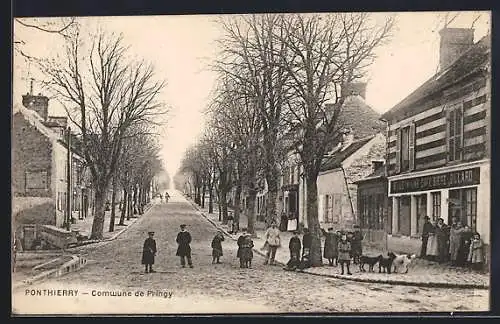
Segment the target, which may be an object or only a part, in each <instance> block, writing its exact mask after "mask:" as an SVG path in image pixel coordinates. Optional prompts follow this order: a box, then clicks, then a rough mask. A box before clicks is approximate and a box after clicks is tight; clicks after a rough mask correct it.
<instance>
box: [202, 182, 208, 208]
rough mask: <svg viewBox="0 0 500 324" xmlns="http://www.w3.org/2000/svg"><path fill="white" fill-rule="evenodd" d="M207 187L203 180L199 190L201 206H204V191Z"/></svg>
mask: <svg viewBox="0 0 500 324" xmlns="http://www.w3.org/2000/svg"><path fill="white" fill-rule="evenodd" d="M206 189H207V185H206V183H205V181H203V187H202V190H201V208H205V191H206Z"/></svg>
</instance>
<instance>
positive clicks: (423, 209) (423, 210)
mask: <svg viewBox="0 0 500 324" xmlns="http://www.w3.org/2000/svg"><path fill="white" fill-rule="evenodd" d="M426 214H427V195H419V196H417V233H421V232H422V228H421V227H422V226H423V223H424V217H425V216H427V215H426Z"/></svg>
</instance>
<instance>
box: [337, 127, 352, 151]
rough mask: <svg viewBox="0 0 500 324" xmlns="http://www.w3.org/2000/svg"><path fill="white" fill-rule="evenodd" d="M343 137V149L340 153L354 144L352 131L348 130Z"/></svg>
mask: <svg viewBox="0 0 500 324" xmlns="http://www.w3.org/2000/svg"><path fill="white" fill-rule="evenodd" d="M342 137H343V139H342V148H341V149H340V151H343V150H345V149H346V148H347V147H349V145H351V144H352V142H354V132H353V131H352V130H348V131H346V132H344V134H343V135H342Z"/></svg>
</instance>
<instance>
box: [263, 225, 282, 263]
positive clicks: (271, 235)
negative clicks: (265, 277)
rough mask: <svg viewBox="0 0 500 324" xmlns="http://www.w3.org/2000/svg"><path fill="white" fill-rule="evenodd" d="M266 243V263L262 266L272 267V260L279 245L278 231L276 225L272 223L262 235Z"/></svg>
mask: <svg viewBox="0 0 500 324" xmlns="http://www.w3.org/2000/svg"><path fill="white" fill-rule="evenodd" d="M264 237H265V238H266V242H267V244H268V249H267V254H266V261H265V262H264V264H268V263H269V264H270V265H274V258H275V257H276V250H277V249H278V247H279V246H280V245H281V242H280V231H279V230H278V228H277V226H276V223H272V224H271V227H270V228H268V229H267V231H266V233H265V234H264Z"/></svg>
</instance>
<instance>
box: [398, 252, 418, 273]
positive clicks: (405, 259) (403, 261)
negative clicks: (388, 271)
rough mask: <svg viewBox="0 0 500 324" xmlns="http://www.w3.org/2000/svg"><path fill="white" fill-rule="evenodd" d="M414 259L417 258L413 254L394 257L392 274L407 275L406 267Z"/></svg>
mask: <svg viewBox="0 0 500 324" xmlns="http://www.w3.org/2000/svg"><path fill="white" fill-rule="evenodd" d="M416 257H417V256H416V255H415V254H401V255H396V257H395V258H394V260H392V267H393V268H394V273H408V266H409V265H410V264H411V262H412V261H413V260H414V259H415V258H416Z"/></svg>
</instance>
